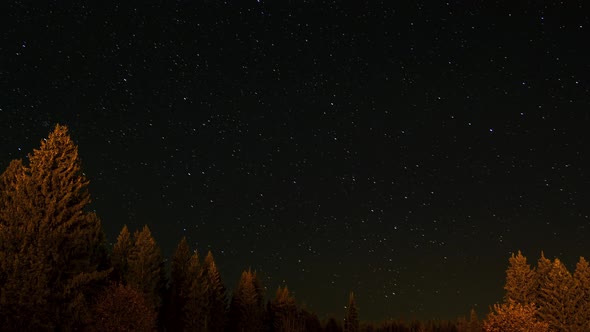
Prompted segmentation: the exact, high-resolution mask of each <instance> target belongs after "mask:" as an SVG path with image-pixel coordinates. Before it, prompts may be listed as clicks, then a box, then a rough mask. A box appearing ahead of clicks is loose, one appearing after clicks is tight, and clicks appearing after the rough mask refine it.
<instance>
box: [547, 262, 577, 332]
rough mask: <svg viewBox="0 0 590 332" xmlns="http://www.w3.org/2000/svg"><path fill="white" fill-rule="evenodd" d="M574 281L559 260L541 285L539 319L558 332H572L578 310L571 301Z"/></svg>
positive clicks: (554, 263)
mask: <svg viewBox="0 0 590 332" xmlns="http://www.w3.org/2000/svg"><path fill="white" fill-rule="evenodd" d="M574 290H575V288H574V280H573V277H572V275H571V274H570V273H569V271H568V270H567V268H566V267H565V266H564V265H563V263H562V262H561V261H560V260H559V259H557V258H556V259H555V260H554V261H553V264H552V267H551V270H549V272H548V274H547V277H546V278H545V279H544V282H543V284H541V291H540V294H539V297H538V305H539V317H540V318H541V320H542V321H544V322H547V323H548V324H549V327H550V328H551V329H553V330H556V331H570V327H571V326H570V324H572V322H573V321H574V316H575V312H576V308H575V305H574V303H572V301H571V299H572V297H573V295H574V293H573V291H574Z"/></svg>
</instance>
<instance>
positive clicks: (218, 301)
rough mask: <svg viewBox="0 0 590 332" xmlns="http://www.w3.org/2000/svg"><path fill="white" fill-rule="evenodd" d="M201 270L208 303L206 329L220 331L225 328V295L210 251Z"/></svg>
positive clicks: (212, 331) (211, 331)
mask: <svg viewBox="0 0 590 332" xmlns="http://www.w3.org/2000/svg"><path fill="white" fill-rule="evenodd" d="M203 270H204V271H203V275H204V278H205V281H204V282H205V284H206V285H207V288H206V294H207V300H208V304H209V305H208V308H207V309H208V314H207V329H208V331H210V332H222V331H224V330H225V326H226V322H227V295H226V290H225V286H224V285H223V282H222V281H221V274H220V273H219V271H218V270H217V265H216V264H215V259H214V258H213V254H212V253H211V251H209V252H208V253H207V256H206V257H205V260H204V262H203Z"/></svg>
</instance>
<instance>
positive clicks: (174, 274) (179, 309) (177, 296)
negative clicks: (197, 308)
mask: <svg viewBox="0 0 590 332" xmlns="http://www.w3.org/2000/svg"><path fill="white" fill-rule="evenodd" d="M191 256H192V255H191V250H190V247H189V245H188V243H187V241H186V238H185V237H183V238H182V239H181V240H180V242H179V243H178V246H177V247H176V251H174V255H173V256H172V262H171V264H170V265H171V266H170V285H169V289H168V303H167V304H168V307H167V310H166V321H167V323H166V326H167V328H168V329H169V330H170V331H182V330H183V329H184V306H185V304H186V298H185V296H186V294H187V292H188V291H187V290H186V285H187V280H188V279H189V264H190V261H191Z"/></svg>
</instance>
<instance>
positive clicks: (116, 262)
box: [111, 225, 133, 284]
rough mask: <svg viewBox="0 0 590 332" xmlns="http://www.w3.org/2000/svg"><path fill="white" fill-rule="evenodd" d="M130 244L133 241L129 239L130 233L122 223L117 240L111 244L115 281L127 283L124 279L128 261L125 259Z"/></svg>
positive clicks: (127, 269) (127, 270)
mask: <svg viewBox="0 0 590 332" xmlns="http://www.w3.org/2000/svg"><path fill="white" fill-rule="evenodd" d="M132 246H133V241H132V239H131V234H130V233H129V229H128V228H127V225H124V226H123V229H121V232H120V233H119V236H118V237H117V242H116V243H115V245H114V246H113V252H112V253H111V266H112V267H113V276H112V278H113V279H114V280H115V281H116V282H120V283H125V284H126V283H127V280H125V278H127V275H128V274H129V262H128V261H127V259H128V258H129V251H130V250H131V247H132Z"/></svg>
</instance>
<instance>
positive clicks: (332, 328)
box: [324, 317, 342, 332]
mask: <svg viewBox="0 0 590 332" xmlns="http://www.w3.org/2000/svg"><path fill="white" fill-rule="evenodd" d="M324 331H325V332H342V326H341V325H340V324H339V323H338V321H337V320H336V319H335V318H334V317H330V318H328V321H327V322H326V326H325V327H324Z"/></svg>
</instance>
